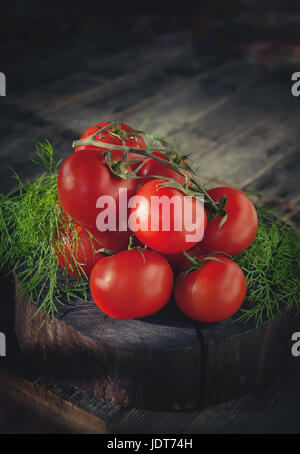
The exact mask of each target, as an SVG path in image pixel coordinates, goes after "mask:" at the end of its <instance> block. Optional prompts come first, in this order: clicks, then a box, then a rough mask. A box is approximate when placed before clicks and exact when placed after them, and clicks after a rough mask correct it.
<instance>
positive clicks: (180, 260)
mask: <svg viewBox="0 0 300 454" xmlns="http://www.w3.org/2000/svg"><path fill="white" fill-rule="evenodd" d="M186 252H187V254H189V255H190V256H191V257H197V256H198V255H199V254H201V253H203V249H202V246H201V242H199V243H197V244H195V246H193V247H192V248H191V249H188V250H187V251H186ZM165 257H166V259H167V260H168V262H169V263H170V265H171V267H172V270H173V271H174V273H175V275H177V274H178V273H180V272H181V271H182V270H183V269H184V268H187V267H188V266H190V265H191V262H190V261H189V260H188V259H187V258H186V257H185V256H184V255H183V254H182V253H180V254H166V255H165Z"/></svg>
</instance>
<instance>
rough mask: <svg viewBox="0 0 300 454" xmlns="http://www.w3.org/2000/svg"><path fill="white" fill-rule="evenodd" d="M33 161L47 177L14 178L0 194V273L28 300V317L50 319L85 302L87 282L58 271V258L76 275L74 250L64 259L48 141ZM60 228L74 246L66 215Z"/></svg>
mask: <svg viewBox="0 0 300 454" xmlns="http://www.w3.org/2000/svg"><path fill="white" fill-rule="evenodd" d="M37 156H38V158H39V160H40V161H39V163H40V164H41V165H42V166H43V167H44V168H45V169H46V170H47V173H43V174H42V175H41V176H40V177H38V178H36V179H35V180H34V181H33V182H26V183H25V184H23V183H22V182H21V181H20V180H19V178H18V176H17V175H16V174H15V178H16V179H17V181H18V188H17V189H16V190H14V191H13V192H12V193H10V194H8V195H5V194H3V193H0V231H1V240H0V257H1V263H0V269H7V270H9V271H10V272H12V273H14V275H15V276H16V278H17V281H18V288H19V289H22V294H23V295H29V296H30V299H31V301H32V302H34V303H35V305H36V307H37V309H36V312H35V314H34V316H36V315H37V314H38V313H39V312H40V311H43V312H45V314H46V316H50V317H51V318H52V319H53V318H54V314H55V313H56V312H57V310H58V305H59V304H63V301H66V300H67V301H69V300H70V299H72V298H74V297H77V298H82V299H86V296H87V288H88V282H87V280H85V279H84V278H79V279H74V278H72V277H70V276H68V274H67V273H66V272H63V271H62V270H61V268H60V267H59V264H58V261H57V253H58V252H60V253H61V254H63V256H64V258H65V260H66V262H67V263H68V264H69V265H70V267H72V266H73V267H75V268H76V270H79V271H80V270H82V267H81V264H80V263H78V262H77V260H76V248H74V251H73V250H70V254H71V258H70V259H69V260H68V258H67V257H66V254H65V248H64V243H63V238H62V235H61V225H62V211H61V209H60V207H59V203H58V197H57V189H56V184H57V170H58V166H59V163H57V162H55V161H54V159H53V149H52V146H51V145H50V143H49V142H48V141H45V142H41V143H39V144H38V146H37ZM66 224H67V225H66ZM64 227H65V228H66V229H67V230H68V232H69V231H71V235H72V237H73V238H74V241H75V242H76V243H77V244H78V235H77V232H76V229H75V225H74V223H73V221H72V220H71V218H69V217H68V216H66V215H65V216H64ZM74 252H75V253H74ZM70 262H71V263H70ZM82 274H84V273H82ZM79 275H80V273H79ZM45 320H46V318H45Z"/></svg>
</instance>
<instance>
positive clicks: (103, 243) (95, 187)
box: [55, 122, 257, 322]
mask: <svg viewBox="0 0 300 454" xmlns="http://www.w3.org/2000/svg"><path fill="white" fill-rule="evenodd" d="M75 145H76V146H75V152H74V153H71V154H70V155H69V156H68V158H67V159H66V160H65V161H64V162H63V164H62V166H61V168H60V170H59V174H58V179H57V190H58V197H59V203H60V209H61V210H62V217H61V219H62V220H61V228H60V232H59V235H57V238H56V241H55V248H56V253H57V257H58V262H59V264H60V266H61V267H62V268H64V269H65V270H66V271H67V272H69V273H70V274H71V275H72V276H74V277H79V276H84V277H86V278H89V279H90V289H91V294H92V297H93V299H94V301H95V303H96V305H97V306H98V307H99V308H100V309H101V310H102V311H103V312H104V313H105V314H107V315H109V316H111V317H115V318H119V319H131V318H139V317H145V316H149V315H152V314H154V313H155V312H157V311H159V310H161V309H162V308H163V307H164V306H165V305H166V304H167V303H168V301H169V300H170V298H171V295H172V292H173V290H174V292H173V293H174V298H175V302H176V303H177V305H178V307H179V308H180V309H181V310H182V312H183V313H184V314H186V315H187V316H188V317H190V318H192V319H194V320H196V321H200V322H217V321H220V320H223V319H225V318H227V317H230V316H231V315H233V314H234V313H235V312H236V311H237V310H238V309H239V308H240V306H241V304H242V303H243V301H244V298H245V294H246V280H245V276H244V274H243V272H242V270H241V269H240V268H239V266H238V265H237V264H236V263H235V262H234V261H233V259H232V257H231V256H234V255H236V254H239V253H240V252H242V251H244V250H245V249H246V248H248V246H249V245H250V244H251V242H252V241H253V239H254V238H255V235H256V230H257V215H256V210H255V207H254V205H253V204H252V202H251V200H250V199H249V198H248V197H247V196H246V195H245V194H243V193H242V192H240V191H238V190H237V189H233V188H229V187H218V188H214V189H210V190H208V191H205V190H204V189H202V185H200V184H199V183H198V180H197V177H196V175H195V174H194V172H193V170H192V169H191V168H190V167H189V165H188V163H187V161H186V160H185V159H183V158H182V159H180V158H179V157H178V156H177V155H176V156H175V158H176V159H175V158H174V156H173V155H171V154H168V153H167V152H164V149H160V150H153V149H149V147H148V146H147V145H146V143H145V141H144V139H143V137H142V135H141V133H140V132H139V131H135V130H133V129H132V128H131V127H130V126H128V125H126V124H124V123H115V122H102V123H99V124H97V125H96V126H93V127H91V128H90V129H88V130H87V131H86V132H85V133H84V134H83V136H82V137H81V140H80V141H77V142H76V143H75ZM201 191H202V193H201ZM125 193H126V200H130V203H128V204H127V205H126V206H125V209H124V205H123V204H122V200H121V199H122V197H123V194H125ZM199 193H201V195H202V196H203V197H204V202H205V204H203V203H201V201H200V199H199V198H198V197H197V195H199ZM99 199H101V200H104V201H107V202H105V203H102V202H101V203H99ZM158 199H159V200H164V201H165V202H168V203H167V204H166V205H163V204H162V205H161V206H158V210H157V211H153V203H154V202H153V200H158ZM174 200H176V203H175V202H174ZM165 206H168V207H169V210H170V211H169V218H168V222H167V228H166V226H165V224H164V219H165V214H166V213H165ZM108 207H110V208H112V207H113V208H114V212H113V213H112V212H111V211H109V210H108ZM204 207H205V208H204ZM187 211H189V213H190V216H188V217H187V216H185V215H186V213H187ZM186 217H187V219H186ZM100 218H101V219H102V221H103V220H104V219H105V218H107V219H108V218H109V219H110V222H111V221H112V220H113V224H114V226H115V228H114V229H112V230H111V229H108V230H105V228H102V227H100V228H99V223H98V221H99V219H100ZM183 219H184V222H181V224H180V223H179V221H182V220H183ZM70 220H71V224H72V228H70V227H69V225H70ZM101 225H102V224H101ZM179 225H181V227H180V228H179V227H178V226H179ZM67 226H68V227H67ZM145 226H146V227H147V228H145ZM201 229H202V230H201ZM200 231H202V233H203V232H204V236H203V235H202V237H201V235H200V237H199V236H197V234H198V232H200ZM174 277H175V278H176V279H175V286H174Z"/></svg>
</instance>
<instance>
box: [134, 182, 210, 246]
mask: <svg viewBox="0 0 300 454" xmlns="http://www.w3.org/2000/svg"><path fill="white" fill-rule="evenodd" d="M165 183H167V184H168V182H167V181H166V180H151V181H149V182H148V183H146V184H145V185H143V186H142V187H141V188H140V189H139V190H138V191H137V193H136V195H135V197H133V199H132V201H131V207H132V208H131V210H130V214H129V227H130V228H131V229H132V230H133V231H134V233H135V235H136V237H137V238H138V239H139V240H140V241H141V242H142V243H144V244H145V245H147V246H148V247H149V248H151V249H154V250H155V251H158V252H161V253H163V254H176V253H179V252H182V251H186V250H187V249H190V248H191V247H192V246H194V245H195V244H196V243H198V241H200V240H201V235H202V234H203V231H204V229H205V227H206V212H205V210H204V207H203V204H201V203H200V201H199V200H197V199H196V198H194V197H188V196H186V195H185V194H183V193H182V192H181V191H180V190H178V189H176V188H173V187H169V186H161V185H162V184H165ZM159 202H161V203H159Z"/></svg>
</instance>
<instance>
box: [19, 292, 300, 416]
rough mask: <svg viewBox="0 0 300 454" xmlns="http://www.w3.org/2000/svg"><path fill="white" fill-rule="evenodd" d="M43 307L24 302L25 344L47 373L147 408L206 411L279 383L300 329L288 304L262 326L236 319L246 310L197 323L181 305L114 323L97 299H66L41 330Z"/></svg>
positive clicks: (24, 349)
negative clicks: (38, 308)
mask: <svg viewBox="0 0 300 454" xmlns="http://www.w3.org/2000/svg"><path fill="white" fill-rule="evenodd" d="M17 294H19V292H17ZM121 297H122V296H121V295H120V298H121ZM246 304H247V303H246V302H245V303H244V305H246ZM36 310H37V308H36V307H35V305H34V304H32V305H31V304H30V300H29V298H28V297H25V298H24V299H20V298H17V299H16V304H15V332H16V335H17V340H18V344H19V347H20V349H21V351H22V353H23V355H24V357H25V358H27V359H28V361H29V362H30V363H31V364H34V365H35V366H36V368H37V370H38V371H39V372H40V373H42V374H44V375H46V376H55V377H56V378H62V379H64V380H68V382H69V384H70V385H73V386H79V387H80V388H81V389H82V390H85V391H88V392H90V393H91V394H92V395H93V396H94V397H96V398H97V399H99V400H101V401H103V402H110V403H113V404H118V405H121V406H123V407H129V408H132V407H136V408H139V409H145V410H151V409H152V410H174V411H178V410H186V409H189V410H191V409H198V410H200V409H203V408H206V407H208V406H211V405H215V404H219V403H221V402H224V401H227V400H229V399H232V398H234V397H240V396H242V395H244V394H246V393H249V392H251V391H256V390H257V389H260V388H261V387H262V386H265V385H267V384H270V383H272V382H273V381H274V380H275V379H276V377H278V376H280V373H281V371H282V368H285V367H287V366H288V364H289V363H290V362H291V359H292V357H291V350H290V340H291V337H292V333H293V332H294V331H295V330H296V328H297V322H296V320H295V313H294V312H293V311H291V310H286V309H285V308H284V307H283V308H282V314H281V315H278V316H277V317H276V318H274V319H273V320H265V321H264V322H263V323H262V324H261V325H260V326H258V327H256V326H255V324H254V323H253V321H249V322H247V323H241V322H238V321H236V318H238V317H239V316H240V315H241V314H240V313H239V312H238V313H237V314H235V316H234V317H231V318H229V319H227V320H223V321H222V322H219V323H213V324H205V323H196V322H194V321H193V320H190V319H188V318H187V317H186V316H184V315H183V314H182V313H181V312H180V311H179V309H178V308H177V306H176V304H175V302H174V301H173V300H171V301H169V303H168V304H167V306H166V307H165V308H164V309H163V310H161V311H160V312H158V313H157V314H154V315H152V316H151V317H145V318H142V319H137V320H117V319H112V318H111V317H108V316H107V315H105V314H104V313H102V312H101V311H99V309H98V308H97V307H96V305H95V304H94V302H93V300H92V298H91V297H89V299H87V300H86V301H85V302H82V301H73V302H72V303H71V302H70V303H67V302H66V304H65V305H64V306H61V307H60V308H59V309H58V312H57V313H56V314H55V319H54V321H52V320H50V319H49V320H46V322H45V323H44V324H43V327H42V328H41V329H40V326H41V325H42V323H43V321H44V317H45V313H43V312H42V311H41V312H39V314H38V315H37V316H36V317H33V314H34V313H35V311H36ZM79 364H80V366H79Z"/></svg>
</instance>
